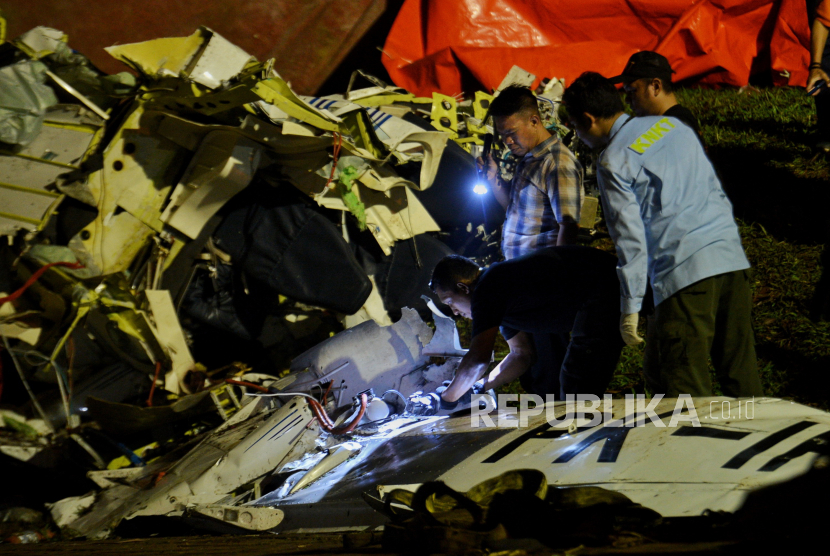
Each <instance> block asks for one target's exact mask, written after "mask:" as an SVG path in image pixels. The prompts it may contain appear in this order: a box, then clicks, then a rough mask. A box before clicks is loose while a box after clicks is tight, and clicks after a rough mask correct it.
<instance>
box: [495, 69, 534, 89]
mask: <svg viewBox="0 0 830 556" xmlns="http://www.w3.org/2000/svg"><path fill="white" fill-rule="evenodd" d="M534 81H536V76H535V75H533V74H532V73H530V72H529V71H527V70H523V69H522V68H520V67H519V66H513V67H512V68H510V71H508V72H507V75H505V76H504V79H502V80H501V83H500V84H499V86H498V87H496V91H501V90H502V89H506V88H507V87H509V86H510V85H520V86H522V87H531V86H533V82H534Z"/></svg>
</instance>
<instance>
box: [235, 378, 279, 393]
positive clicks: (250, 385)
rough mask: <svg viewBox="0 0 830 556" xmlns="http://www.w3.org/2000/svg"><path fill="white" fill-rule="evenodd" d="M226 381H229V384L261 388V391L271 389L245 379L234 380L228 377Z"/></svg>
mask: <svg viewBox="0 0 830 556" xmlns="http://www.w3.org/2000/svg"><path fill="white" fill-rule="evenodd" d="M225 382H227V383H228V384H236V385H237V386H245V387H246V388H253V389H254V390H259V391H260V392H265V393H268V392H270V390H269V389H268V388H266V387H265V386H260V385H259V384H254V383H253V382H245V381H244V380H234V379H232V378H226V379H225Z"/></svg>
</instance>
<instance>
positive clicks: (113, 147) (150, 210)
mask: <svg viewBox="0 0 830 556" xmlns="http://www.w3.org/2000/svg"><path fill="white" fill-rule="evenodd" d="M155 122H156V120H152V121H148V118H147V117H146V116H145V115H144V109H143V106H142V104H141V103H140V102H138V103H136V104H135V105H134V106H133V109H132V111H131V112H130V113H129V115H127V116H126V117H125V118H124V120H123V121H122V123H121V127H120V128H119V129H118V131H117V132H116V133H115V135H114V136H113V137H112V139H111V140H110V142H109V143H108V144H107V145H106V147H105V148H104V149H103V167H102V168H101V169H100V170H97V171H95V172H92V173H91V174H89V175H88V176H82V177H79V179H78V181H76V182H72V183H67V184H64V187H67V186H68V187H70V188H72V191H74V194H73V196H74V197H75V198H76V199H78V200H80V201H83V202H87V203H88V204H91V205H92V206H95V207H96V208H97V209H98V214H97V216H96V217H95V219H94V220H93V221H92V222H90V223H89V224H88V225H87V226H85V227H84V228H83V229H82V230H80V231H79V232H78V233H77V234H75V235H74V236H73V237H72V238H71V239H70V240H69V243H68V246H69V248H70V249H72V250H73V251H74V252H75V254H76V256H77V257H78V260H79V261H81V262H82V263H83V264H84V266H86V267H87V268H88V269H89V270H90V271H91V272H93V273H94V274H93V275H96V276H99V275H106V274H112V273H116V272H123V271H125V270H127V269H128V268H129V266H130V264H131V263H132V262H133V260H134V259H135V257H136V255H137V254H138V253H139V252H140V251H141V250H142V249H143V248H144V246H145V245H146V243H147V242H148V241H152V240H151V239H150V238H151V237H152V236H153V235H154V234H156V233H158V232H161V231H162V230H163V228H164V223H163V222H162V221H161V219H160V216H161V208H162V206H163V204H164V202H165V200H166V199H167V197H168V195H169V194H170V191H171V190H172V188H173V185H172V183H171V180H170V176H171V174H173V173H175V172H178V171H180V170H181V169H182V168H183V166H184V165H185V164H186V163H187V161H189V158H190V157H189V156H188V155H189V153H188V152H187V151H186V150H184V149H182V148H181V147H179V146H178V145H176V144H175V143H173V142H172V141H170V140H168V139H165V138H164V137H162V136H160V135H158V134H156V133H153V131H154V129H155V125H154V124H155ZM67 193H68V194H69V191H67ZM90 201H91V203H90Z"/></svg>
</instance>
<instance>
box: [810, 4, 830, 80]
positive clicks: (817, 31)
mask: <svg viewBox="0 0 830 556" xmlns="http://www.w3.org/2000/svg"><path fill="white" fill-rule="evenodd" d="M828 34H830V31H828V29H827V27H825V26H824V24H823V23H822V22H821V21H819V18H818V17H817V18H816V19H815V20H814V21H813V28H812V32H811V33H810V62H811V63H810V65H811V66H812V65H813V64H821V59H822V57H823V56H824V45H825V44H827V35H828ZM819 79H824V81H825V82H826V83H827V84H828V86H830V77H828V76H827V73H825V71H824V70H823V69H822V68H820V67H817V68H810V76H809V77H808V78H807V90H808V91H809V90H810V89H812V88H813V85H815V84H816V81H818V80H819ZM819 92H820V91H816V92H815V93H813V95H817V94H818V93H819Z"/></svg>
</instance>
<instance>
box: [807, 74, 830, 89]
mask: <svg viewBox="0 0 830 556" xmlns="http://www.w3.org/2000/svg"><path fill="white" fill-rule="evenodd" d="M820 79H823V80H824V82H825V83H827V85H828V86H830V77H828V76H827V72H825V71H824V70H823V69H822V68H813V69H811V70H810V77H809V78H807V90H808V91H809V90H810V89H812V88H813V87H814V86H815V84H816V82H817V81H819V80H820ZM823 90H824V89H823V88H822V89H819V90H817V91H816V92H815V93H813V95H812V96H816V95H817V94H819V93H820V92H822V91H823Z"/></svg>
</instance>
